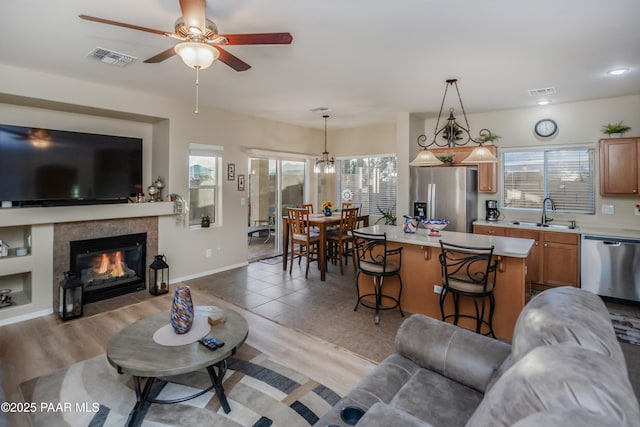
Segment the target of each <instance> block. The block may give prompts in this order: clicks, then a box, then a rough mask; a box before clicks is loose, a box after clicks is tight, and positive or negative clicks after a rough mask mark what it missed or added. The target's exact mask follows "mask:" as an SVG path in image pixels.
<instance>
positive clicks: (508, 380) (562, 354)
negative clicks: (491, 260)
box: [315, 287, 640, 427]
mask: <svg viewBox="0 0 640 427" xmlns="http://www.w3.org/2000/svg"><path fill="white" fill-rule="evenodd" d="M395 346H396V353H394V354H392V355H391V356H389V357H388V358H386V359H385V360H384V361H382V362H381V363H380V365H378V366H377V367H376V368H375V369H373V370H372V371H371V372H370V374H369V375H367V376H366V377H365V378H363V379H362V380H361V381H360V382H359V383H358V385H357V386H356V387H355V388H354V389H353V390H352V391H351V392H350V393H349V394H348V395H347V396H345V397H344V398H343V399H342V400H341V401H340V402H338V404H336V406H335V407H334V408H332V410H331V411H330V412H329V413H327V414H326V415H325V416H323V417H322V418H321V419H320V420H319V421H318V422H317V423H316V424H315V425H316V426H320V427H324V426H328V425H336V426H345V425H347V424H346V423H345V422H344V421H343V420H342V419H341V416H340V412H341V409H342V408H344V407H348V406H356V407H359V408H362V409H364V410H365V411H366V412H365V414H364V416H363V417H362V418H361V419H360V420H359V421H358V423H357V424H356V425H358V426H384V427H389V426H394V427H395V426H434V427H455V426H469V427H479V426H487V427H489V426H491V427H499V426H517V427H530V426H562V427H573V426H576V427H577V426H580V427H584V426H598V427H607V426H625V427H626V426H640V407H639V405H638V401H637V399H636V397H635V394H634V392H633V389H632V387H631V384H630V382H629V378H628V375H627V368H626V363H625V360H624V356H623V354H622V351H621V349H620V345H619V344H618V341H617V339H616V336H615V333H614V331H613V327H612V325H611V321H610V319H609V314H608V311H607V309H606V307H605V305H604V303H603V302H602V301H601V300H600V298H599V297H598V296H596V295H594V294H592V293H590V292H587V291H584V290H581V289H577V288H571V287H561V288H555V289H550V290H548V291H545V292H542V293H540V294H539V295H537V296H536V297H534V298H533V299H532V300H531V301H530V302H529V303H528V304H527V305H526V306H525V308H524V310H523V311H522V313H521V314H520V316H519V317H518V321H517V323H516V327H515V332H514V336H513V342H512V344H511V345H509V344H507V343H504V342H501V341H497V340H494V339H491V338H488V337H485V336H482V335H478V334H475V333H473V332H470V331H467V330H465V329H461V328H458V327H456V326H453V325H451V324H448V323H443V322H441V321H439V320H435V319H432V318H429V317H426V316H422V315H415V314H414V315H412V316H411V317H409V318H408V319H407V320H405V321H404V323H403V324H402V326H401V327H400V328H399V330H398V333H397V335H396V341H395Z"/></svg>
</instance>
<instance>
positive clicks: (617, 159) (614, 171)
mask: <svg viewBox="0 0 640 427" xmlns="http://www.w3.org/2000/svg"><path fill="white" fill-rule="evenodd" d="M639 156H640V138H607V139H601V140H600V194H601V195H603V196H637V195H638V187H640V182H639V179H638V177H639V173H638V169H639V165H640V159H639Z"/></svg>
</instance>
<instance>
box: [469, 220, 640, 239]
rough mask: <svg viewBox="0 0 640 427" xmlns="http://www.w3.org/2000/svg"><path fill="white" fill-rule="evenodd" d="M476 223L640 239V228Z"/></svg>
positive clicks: (481, 221)
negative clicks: (554, 226)
mask: <svg viewBox="0 0 640 427" xmlns="http://www.w3.org/2000/svg"><path fill="white" fill-rule="evenodd" d="M473 224H474V225H486V226H492V227H506V228H520V229H528V230H538V231H552V232H557V233H574V234H589V235H594V236H606V237H621V238H625V237H626V238H632V239H640V229H631V228H612V227H596V226H590V225H584V226H578V228H575V229H569V228H552V227H549V228H542V227H536V226H531V225H514V224H511V221H506V220H503V221H485V220H477V221H474V222H473Z"/></svg>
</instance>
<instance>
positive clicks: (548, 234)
mask: <svg viewBox="0 0 640 427" xmlns="http://www.w3.org/2000/svg"><path fill="white" fill-rule="evenodd" d="M542 235H543V240H542V241H543V244H542V263H541V267H542V268H541V271H542V284H543V285H546V286H575V287H580V280H579V279H580V235H579V234H573V233H555V232H552V231H545V232H542Z"/></svg>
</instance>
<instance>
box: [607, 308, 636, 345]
mask: <svg viewBox="0 0 640 427" xmlns="http://www.w3.org/2000/svg"><path fill="white" fill-rule="evenodd" d="M609 314H610V316H611V323H613V329H614V330H615V331H616V336H617V337H618V340H619V341H622V342H626V343H629V344H636V345H640V317H637V316H633V315H630V314H620V313H613V312H611V313H609Z"/></svg>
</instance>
